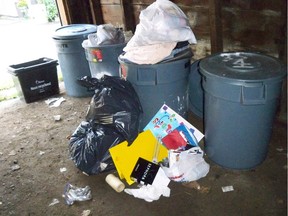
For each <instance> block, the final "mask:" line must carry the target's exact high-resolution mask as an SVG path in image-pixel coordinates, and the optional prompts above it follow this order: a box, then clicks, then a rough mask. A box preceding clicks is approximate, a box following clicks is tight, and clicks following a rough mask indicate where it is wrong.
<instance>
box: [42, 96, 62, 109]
mask: <svg viewBox="0 0 288 216" xmlns="http://www.w3.org/2000/svg"><path fill="white" fill-rule="evenodd" d="M63 101H65V98H63V97H61V98H49V99H47V100H45V103H46V104H47V105H48V106H49V107H59V106H60V105H61V103H62V102H63Z"/></svg>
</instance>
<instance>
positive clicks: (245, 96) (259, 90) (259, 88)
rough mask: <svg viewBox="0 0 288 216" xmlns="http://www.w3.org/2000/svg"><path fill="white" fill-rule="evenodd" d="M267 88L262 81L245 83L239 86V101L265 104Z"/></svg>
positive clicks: (248, 103) (247, 103)
mask: <svg viewBox="0 0 288 216" xmlns="http://www.w3.org/2000/svg"><path fill="white" fill-rule="evenodd" d="M266 98H267V90H266V86H265V84H263V83H262V82H250V83H245V85H243V86H242V87H241V102H242V104H244V105H256V104H265V103H266Z"/></svg>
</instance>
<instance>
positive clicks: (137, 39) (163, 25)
mask: <svg viewBox="0 0 288 216" xmlns="http://www.w3.org/2000/svg"><path fill="white" fill-rule="evenodd" d="M139 19H140V22H139V24H138V25H137V27H136V31H135V34H134V36H133V37H132V38H131V40H130V41H129V42H128V44H127V46H126V47H127V49H128V48H129V47H135V46H145V45H151V44H159V43H166V42H180V41H188V42H189V43H190V44H196V43H197V41H196V38H195V35H194V33H193V32H192V30H191V28H190V26H189V20H188V18H187V17H186V15H185V14H184V13H183V11H182V10H181V9H180V8H179V7H178V6H177V5H176V4H174V3H173V2H170V1H169V0H156V1H155V2H154V3H152V4H151V5H149V6H148V7H147V8H146V9H144V10H143V11H141V13H140V17H139ZM124 51H126V50H125V48H124Z"/></svg>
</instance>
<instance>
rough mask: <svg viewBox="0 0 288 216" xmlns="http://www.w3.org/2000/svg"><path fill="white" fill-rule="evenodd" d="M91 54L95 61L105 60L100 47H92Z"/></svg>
mask: <svg viewBox="0 0 288 216" xmlns="http://www.w3.org/2000/svg"><path fill="white" fill-rule="evenodd" d="M90 52H91V54H92V55H93V59H92V61H93V62H102V61H103V55H102V51H101V50H100V49H92V50H91V51H90Z"/></svg>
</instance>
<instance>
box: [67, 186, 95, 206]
mask: <svg viewBox="0 0 288 216" xmlns="http://www.w3.org/2000/svg"><path fill="white" fill-rule="evenodd" d="M64 198H65V201H66V204H67V205H73V203H74V202H75V201H87V200H91V199H92V194H91V188H90V187H89V186H86V187H84V188H80V187H76V186H73V185H72V184H70V183H67V184H66V186H65V189H64Z"/></svg>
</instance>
